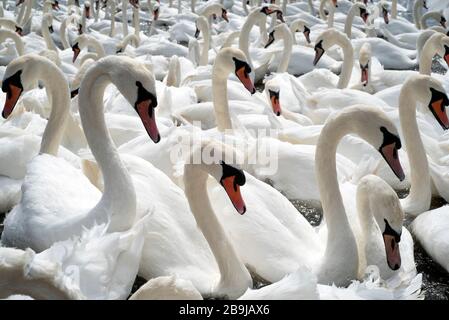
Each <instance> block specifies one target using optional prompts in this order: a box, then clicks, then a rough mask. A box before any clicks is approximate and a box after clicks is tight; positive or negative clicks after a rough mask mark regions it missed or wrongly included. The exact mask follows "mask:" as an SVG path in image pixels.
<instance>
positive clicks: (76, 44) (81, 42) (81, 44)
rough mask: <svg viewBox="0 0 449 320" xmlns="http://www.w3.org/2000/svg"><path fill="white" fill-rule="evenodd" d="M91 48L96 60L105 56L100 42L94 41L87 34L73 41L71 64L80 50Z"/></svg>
mask: <svg viewBox="0 0 449 320" xmlns="http://www.w3.org/2000/svg"><path fill="white" fill-rule="evenodd" d="M86 47H87V48H89V47H91V48H92V49H93V50H94V51H95V54H96V55H97V57H98V58H103V57H105V56H106V52H105V51H104V48H103V45H102V44H101V42H100V41H98V40H97V39H95V38H94V37H92V36H89V35H88V34H82V35H80V36H78V37H76V38H75V40H73V45H72V51H73V59H72V62H75V61H76V59H77V58H78V55H79V54H80V52H81V50H82V49H84V48H86Z"/></svg>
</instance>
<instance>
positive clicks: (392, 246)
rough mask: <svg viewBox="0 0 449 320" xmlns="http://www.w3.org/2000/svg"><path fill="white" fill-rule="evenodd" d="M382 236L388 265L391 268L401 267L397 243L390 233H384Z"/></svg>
mask: <svg viewBox="0 0 449 320" xmlns="http://www.w3.org/2000/svg"><path fill="white" fill-rule="evenodd" d="M383 238H384V244H385V253H386V255H387V263H388V266H389V267H390V269H391V270H398V269H399V268H400V267H401V252H400V251H399V244H398V242H397V241H396V239H395V237H394V236H392V235H389V234H385V233H384V234H383Z"/></svg>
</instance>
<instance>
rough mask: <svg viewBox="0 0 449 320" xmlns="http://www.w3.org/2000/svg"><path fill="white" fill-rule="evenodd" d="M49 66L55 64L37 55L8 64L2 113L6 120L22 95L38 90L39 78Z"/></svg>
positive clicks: (29, 55) (4, 76)
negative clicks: (25, 92)
mask: <svg viewBox="0 0 449 320" xmlns="http://www.w3.org/2000/svg"><path fill="white" fill-rule="evenodd" d="M49 64H53V63H52V62H51V61H50V60H49V59H47V58H45V57H42V56H39V55H36V54H27V55H24V56H21V57H18V58H16V59H14V60H13V61H11V62H10V63H9V64H8V66H7V68H6V70H5V74H4V75H3V83H2V91H3V92H5V93H6V100H5V105H4V107H3V112H2V116H3V117H4V118H5V119H6V118H8V116H9V115H10V114H11V113H12V111H13V110H14V107H15V106H16V104H17V101H18V100H19V98H20V96H21V95H22V93H23V92H24V91H28V90H31V89H34V88H36V86H37V85H38V80H39V79H38V77H39V76H41V74H42V72H43V68H48V67H49Z"/></svg>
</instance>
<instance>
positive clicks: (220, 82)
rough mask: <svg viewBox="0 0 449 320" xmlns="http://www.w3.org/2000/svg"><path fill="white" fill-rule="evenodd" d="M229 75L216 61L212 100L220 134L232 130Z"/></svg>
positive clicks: (213, 73) (213, 72)
mask: <svg viewBox="0 0 449 320" xmlns="http://www.w3.org/2000/svg"><path fill="white" fill-rule="evenodd" d="M228 75H229V74H228V73H225V72H222V69H221V68H220V66H219V61H218V62H217V60H215V63H214V66H213V68H212V99H213V104H214V112H215V120H216V122H217V129H218V131H220V132H223V131H225V130H232V122H231V116H230V115H229V103H228Z"/></svg>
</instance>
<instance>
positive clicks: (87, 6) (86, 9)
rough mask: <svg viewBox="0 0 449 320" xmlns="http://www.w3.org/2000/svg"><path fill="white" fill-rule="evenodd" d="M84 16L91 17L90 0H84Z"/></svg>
mask: <svg viewBox="0 0 449 320" xmlns="http://www.w3.org/2000/svg"><path fill="white" fill-rule="evenodd" d="M84 17H86V18H87V19H89V18H90V2H89V1H84Z"/></svg>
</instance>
